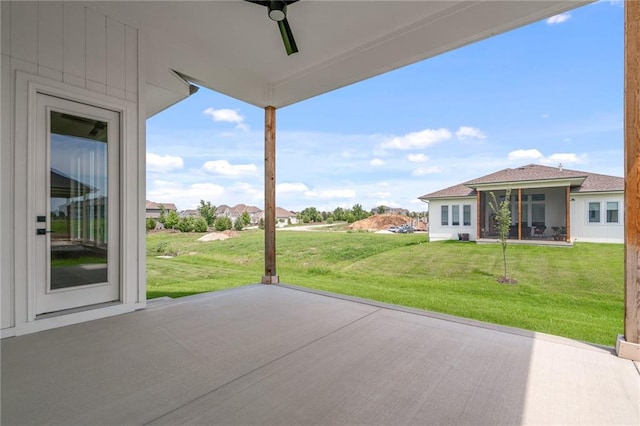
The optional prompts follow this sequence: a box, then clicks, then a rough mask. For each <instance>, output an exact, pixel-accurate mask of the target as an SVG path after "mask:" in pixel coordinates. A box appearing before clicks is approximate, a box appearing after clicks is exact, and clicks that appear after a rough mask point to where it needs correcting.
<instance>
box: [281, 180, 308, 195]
mask: <svg viewBox="0 0 640 426" xmlns="http://www.w3.org/2000/svg"><path fill="white" fill-rule="evenodd" d="M307 191H309V188H308V187H307V185H305V184H304V183H301V182H284V183H279V184H276V193H277V194H287V193H296V192H307Z"/></svg>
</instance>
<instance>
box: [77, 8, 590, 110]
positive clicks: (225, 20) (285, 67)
mask: <svg viewBox="0 0 640 426" xmlns="http://www.w3.org/2000/svg"><path fill="white" fill-rule="evenodd" d="M590 2H591V1H588V0H587V1H575V0H571V1H566V0H565V1H545V0H532V1H526V0H510V1H495V0H494V1H485V0H480V1H455V0H447V1H424V0H423V1H415V0H414V1H411V0H386V1H381V0H378V1H376V0H373V1H368V0H342V1H331V0H299V1H298V2H296V3H294V4H291V5H290V6H289V7H288V11H287V18H288V21H289V24H290V25H291V29H292V32H293V35H294V37H295V40H296V42H297V45H298V48H299V50H300V51H299V52H298V53H296V54H293V55H291V56H287V54H286V52H285V49H284V47H283V44H282V40H281V38H280V33H279V31H278V27H277V25H276V23H275V22H273V21H271V20H270V19H269V18H268V16H267V10H266V8H265V7H263V6H260V5H256V4H251V3H248V2H245V1H243V0H227V1H224V0H222V1H196V2H191V1H129V2H109V1H107V2H88V3H87V6H88V7H94V8H98V9H100V10H102V11H103V12H105V13H107V14H108V15H109V16H112V17H114V18H116V19H119V20H120V21H122V22H124V23H128V24H130V25H132V26H135V27H136V28H140V29H142V30H143V33H142V34H143V40H144V46H145V51H144V56H143V57H144V62H145V64H144V66H145V70H146V81H147V85H148V88H150V90H153V89H154V88H160V89H162V90H164V91H166V92H174V93H176V94H179V96H182V97H185V96H186V93H185V89H184V85H183V82H180V81H178V80H177V79H176V78H175V74H173V73H172V72H171V70H176V71H178V72H179V73H181V74H182V75H185V76H188V77H189V78H190V79H192V80H193V81H194V82H197V83H198V84H201V85H203V86H206V87H208V88H210V89H213V90H215V91H218V92H221V93H224V94H226V95H229V96H231V97H234V98H237V99H240V100H243V101H245V102H248V103H250V104H253V105H256V106H258V107H265V106H268V105H271V106H275V107H277V108H280V107H283V106H287V105H290V104H293V103H296V102H299V101H302V100H304V99H308V98H310V97H313V96H316V95H319V94H322V93H326V92H329V91H331V90H335V89H337V88H340V87H343V86H346V85H349V84H351V83H355V82H358V81H361V80H364V79H366V78H369V77H373V76H375V75H379V74H382V73H384V72H387V71H390V70H393V69H396V68H399V67H402V66H404V65H408V64H411V63H414V62H417V61H420V60H423V59H426V58H430V57H433V56H435V55H438V54H440V53H444V52H447V51H450V50H453V49H455V48H458V47H460V46H463V45H466V44H469V43H472V42H474V41H478V40H481V39H484V38H487V37H490V36H492V35H495V34H499V33H502V32H505V31H508V30H511V29H514V28H517V27H520V26H523V25H526V24H529V23H532V22H535V21H538V20H541V19H544V18H547V17H549V16H553V15H555V14H558V13H562V12H564V11H567V10H569V9H573V8H575V7H578V6H582V5H584V4H587V3H590ZM159 98H161V96H159ZM149 101H151V99H149ZM159 107H160V105H158V106H152V107H150V109H151V110H157V109H158V108H159Z"/></svg>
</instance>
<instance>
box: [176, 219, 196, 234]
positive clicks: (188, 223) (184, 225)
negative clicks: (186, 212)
mask: <svg viewBox="0 0 640 426" xmlns="http://www.w3.org/2000/svg"><path fill="white" fill-rule="evenodd" d="M195 222H196V221H195V219H194V218H192V217H190V216H189V217H182V218H180V220H178V224H177V225H176V229H178V230H179V231H180V232H193V229H194V227H195Z"/></svg>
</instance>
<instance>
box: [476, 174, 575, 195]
mask: <svg viewBox="0 0 640 426" xmlns="http://www.w3.org/2000/svg"><path fill="white" fill-rule="evenodd" d="M585 178H586V176H582V177H571V178H564V179H537V180H529V181H514V182H494V183H478V184H473V185H467V184H465V185H466V186H468V187H469V188H473V189H475V190H477V191H483V192H485V191H504V190H506V189H509V188H511V189H518V188H521V189H534V188H535V189H537V188H560V187H567V186H569V187H571V186H580V185H582V182H584V180H585Z"/></svg>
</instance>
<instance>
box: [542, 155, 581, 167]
mask: <svg viewBox="0 0 640 426" xmlns="http://www.w3.org/2000/svg"><path fill="white" fill-rule="evenodd" d="M585 160H586V157H585V156H584V155H578V154H574V153H570V152H567V153H556V154H551V155H550V156H549V158H547V159H546V160H545V163H548V164H558V163H562V164H571V163H583V162H584V161H585Z"/></svg>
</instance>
